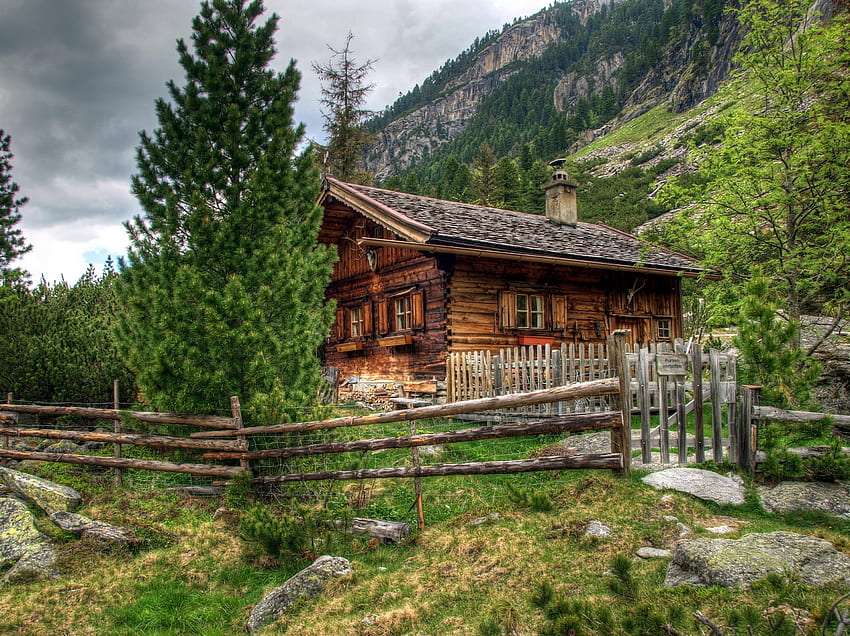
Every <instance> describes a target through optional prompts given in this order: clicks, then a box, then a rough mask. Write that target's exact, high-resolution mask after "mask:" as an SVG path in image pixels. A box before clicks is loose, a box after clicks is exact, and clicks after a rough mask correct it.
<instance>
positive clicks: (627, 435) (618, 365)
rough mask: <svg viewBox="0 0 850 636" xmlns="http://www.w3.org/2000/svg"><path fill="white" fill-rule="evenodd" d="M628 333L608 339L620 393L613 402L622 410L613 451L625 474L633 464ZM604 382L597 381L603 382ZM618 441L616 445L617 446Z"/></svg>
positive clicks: (617, 331) (613, 435) (615, 431)
mask: <svg viewBox="0 0 850 636" xmlns="http://www.w3.org/2000/svg"><path fill="white" fill-rule="evenodd" d="M627 334H628V331H624V330H621V329H618V330H616V331H615V332H614V333H613V334H611V336H610V337H609V339H608V360H609V363H608V365H609V367H610V369H611V370H612V371H616V372H617V377H616V378H611V379H616V380H617V382H618V384H619V387H620V391H619V393H618V394H617V395H616V397H612V398H611V401H612V402H613V403H614V404H615V405H616V408H618V409H619V410H620V426H619V429H618V430H614V431H612V432H611V450H615V451H619V453H620V455H621V457H622V461H623V468H622V470H623V473H625V474H628V473H629V470H630V468H631V463H632V407H631V405H630V404H629V403H628V396H629V383H630V381H631V380H630V378H629V363H628V360H626V336H627ZM603 381H604V380H596V382H603ZM615 441H616V444H615Z"/></svg>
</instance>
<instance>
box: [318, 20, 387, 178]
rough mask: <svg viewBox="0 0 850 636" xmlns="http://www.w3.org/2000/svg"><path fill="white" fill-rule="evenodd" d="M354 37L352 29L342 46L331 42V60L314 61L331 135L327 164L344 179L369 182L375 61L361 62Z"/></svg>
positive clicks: (331, 170)
mask: <svg viewBox="0 0 850 636" xmlns="http://www.w3.org/2000/svg"><path fill="white" fill-rule="evenodd" d="M353 39H354V35H353V34H352V33H351V32H350V31H349V33H348V36H347V37H346V39H345V46H343V47H342V48H341V49H339V50H337V49H334V48H333V47H331V46H328V48H329V49H330V50H331V54H332V55H331V59H330V61H329V62H328V63H327V64H319V63H318V62H314V63H313V70H314V71H315V73H316V75H318V76H319V79H320V80H321V82H322V100H321V101H322V106H323V110H322V116H323V117H324V120H325V132H326V133H327V135H328V141H327V148H326V151H327V153H328V156H327V160H326V162H325V165H326V168H327V170H328V172H329V173H330V174H332V175H333V176H335V177H336V178H338V179H342V180H343V181H353V182H357V183H368V182H371V181H372V178H371V176H370V175H369V174H367V173H366V171H365V170H364V166H363V158H364V152H365V148H366V145H367V144H368V143H369V140H370V138H371V136H370V135H369V133H368V132H367V131H366V129H365V128H364V123H365V121H366V119H367V118H368V117H369V116H370V115H371V114H372V113H371V112H370V111H369V110H367V109H366V108H364V104H365V102H366V97H367V96H368V95H369V92H370V91H371V90H372V88H373V87H374V85H373V84H369V83H368V82H367V81H366V78H367V77H368V76H369V73H371V72H372V70H373V65H374V62H375V61H374V60H366V61H365V62H363V63H362V64H360V63H358V62H357V59H356V58H355V56H354V51H353V50H352V48H351V41H352V40H353Z"/></svg>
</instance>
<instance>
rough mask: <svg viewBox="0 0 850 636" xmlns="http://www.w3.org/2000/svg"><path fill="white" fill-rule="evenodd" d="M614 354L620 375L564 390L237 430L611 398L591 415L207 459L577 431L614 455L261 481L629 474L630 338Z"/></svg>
mask: <svg viewBox="0 0 850 636" xmlns="http://www.w3.org/2000/svg"><path fill="white" fill-rule="evenodd" d="M607 351H608V354H609V356H610V358H609V361H608V368H609V369H617V370H619V371H620V373H618V374H617V375H616V376H615V377H609V378H599V379H589V380H585V381H582V382H575V383H570V384H565V385H560V386H552V387H547V388H535V389H533V390H526V391H523V392H517V393H511V394H506V395H496V396H480V397H477V398H474V399H468V400H463V401H457V402H453V403H448V404H434V405H430V406H424V407H418V408H410V409H403V410H398V411H390V412H386V413H374V414H369V415H359V416H351V417H340V418H333V419H329V420H321V421H315V422H300V423H295V424H278V425H273V426H257V427H247V428H243V429H241V431H239V432H240V433H241V434H242V435H244V436H268V435H284V434H294V433H304V432H308V431H319V430H328V429H335V428H342V427H346V428H350V427H357V426H369V425H374V424H389V423H395V422H415V421H418V420H423V419H431V418H442V417H457V416H461V415H464V414H470V413H480V412H483V411H491V410H496V411H499V410H504V409H515V408H529V407H537V406H541V405H547V404H553V403H559V402H567V401H573V400H579V399H587V398H595V397H599V396H604V397H606V398H607V400H608V405H609V406H608V409H607V410H605V411H599V412H592V413H569V414H563V415H560V416H558V417H550V418H545V419H542V420H539V421H531V422H520V423H511V424H505V425H500V426H484V427H479V428H471V429H465V430H458V431H450V432H442V433H427V434H415V433H412V434H409V435H407V434H405V435H400V436H393V437H383V438H372V439H359V440H353V441H347V442H327V443H318V444H308V445H304V446H290V447H283V448H271V449H266V450H257V451H251V452H247V451H246V452H232V451H223V452H219V451H216V452H210V453H206V454H205V455H204V457H205V458H207V459H210V460H227V459H240V460H244V461H251V460H260V459H267V458H272V457H277V458H288V457H303V456H308V455H329V454H336V453H348V452H354V451H378V450H383V449H387V448H410V449H411V450H412V451H415V450H416V449H417V448H419V447H421V446H430V445H433V444H454V443H459V442H468V441H475V440H491V439H498V438H507V437H519V436H529V435H541V434H553V433H564V432H576V431H594V430H611V431H612V441H613V443H612V452H610V453H599V454H586V455H573V456H565V455H558V456H554V457H538V458H531V459H528V458H520V459H513V460H499V461H484V462H468V463H460V464H433V465H427V466H422V465H420V464H419V462H417V461H415V455H414V462H413V463H412V465H411V466H410V467H407V466H405V467H388V468H370V469H359V470H328V471H315V472H298V473H288V474H280V475H272V476H260V477H255V482H260V483H285V482H299V481H315V480H355V479H380V478H388V477H411V478H415V479H419V478H422V477H431V476H440V475H484V474H495V473H522V472H531V471H541V470H563V469H569V468H607V469H613V470H624V471H628V469H629V466H630V464H631V437H630V434H629V428H628V426H627V424H626V422H627V419H628V417H627V416H626V417H624V414H623V409H624V408H628V407H627V406H626V403H625V402H624V401H623V400H622V399H621V396H622V395H623V394H624V393H625V392H626V391H627V387H628V377H627V375H625V374H627V373H628V363H627V359H626V349H625V333H621V332H618V333H615V334H614V335H613V336H612V337H611V341H610V344H609V347H608V349H607ZM235 434H236V432H235V431H233V430H220V431H201V432H196V433H192V435H191V437H192V438H194V439H221V438H229V437H233V436H234V435H235Z"/></svg>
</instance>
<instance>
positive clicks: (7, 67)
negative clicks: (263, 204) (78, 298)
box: [0, 0, 548, 281]
mask: <svg viewBox="0 0 850 636" xmlns="http://www.w3.org/2000/svg"><path fill="white" fill-rule="evenodd" d="M546 4H548V2H547V1H546V0H465V1H464V2H458V1H457V0H361V1H359V2H358V1H355V0H337V1H333V0H310V1H306V0H294V1H290V2H285V1H283V0H266V7H267V9H268V10H270V11H272V10H273V11H275V12H277V13H278V14H279V15H280V16H281V18H282V20H281V23H280V29H279V31H278V33H277V48H278V57H277V58H276V60H275V61H274V65H275V67H277V68H279V69H282V68H283V67H285V65H286V64H287V63H288V61H289V60H290V59H291V58H294V59H295V60H297V62H298V67H299V68H300V70H301V72H302V73H303V76H304V77H303V81H302V88H301V92H300V95H299V101H298V105H297V108H296V117H297V119H298V120H300V121H303V122H304V123H305V124H306V125H307V131H308V135H309V136H311V137H313V138H321V135H322V133H321V119H320V114H319V111H318V94H319V86H318V82H317V80H316V78H315V77H314V76H313V74H312V72H311V70H310V62H312V61H314V60H326V59H327V57H328V51H327V48H326V46H325V45H326V44H327V43H330V44H339V43H341V42H342V41H343V38H344V36H345V34H346V32H347V31H348V30H349V29H351V30H352V31H353V32H354V34H355V36H356V39H355V42H354V48H355V50H356V51H357V53H358V54H359V55H360V56H361V57H363V58H366V57H370V58H376V59H377V60H378V62H377V63H376V65H375V73H374V76H373V81H374V83H375V84H376V87H375V91H374V93H373V94H372V96H371V99H370V102H371V103H370V107H371V108H374V109H380V108H382V107H383V106H384V105H385V104H387V103H389V102H391V101H393V99H394V98H395V97H396V96H397V95H398V93H399V92H404V91H407V90H408V89H410V88H412V87H413V86H414V85H415V84H416V83H418V82H421V81H422V79H424V78H425V77H426V76H427V75H428V74H429V73H430V72H431V71H432V70H434V69H435V68H437V67H438V66H439V65H440V64H442V62H444V61H445V60H446V59H447V58H449V57H454V56H455V55H457V53H459V52H460V51H461V50H463V49H464V48H466V47H467V46H468V45H469V44H470V43H471V42H472V41H473V40H474V39H475V37H476V36H478V35H481V34H483V33H484V32H486V31H487V30H489V29H493V28H500V27H501V26H502V25H503V24H504V23H505V22H509V21H511V20H512V19H513V18H514V17H516V16H519V15H528V14H530V13H533V12H535V11H537V10H538V9H540V8H542V7H543V6H545V5H546ZM198 7H199V2H197V1H190V0H144V1H142V2H140V1H138V0H0V128H2V129H5V130H6V131H7V132H8V133H10V134H11V135H12V150H13V152H14V153H15V160H14V178H15V180H16V181H17V182H18V184H19V185H20V186H21V191H22V193H23V194H24V195H26V196H28V197H29V198H30V202H29V203H28V204H27V205H26V206H25V208H24V211H23V215H24V220H23V223H22V226H23V230H24V232H25V234H26V237H27V239H28V240H29V241H30V242H31V243H32V245H33V250H32V252H30V253H29V254H28V255H26V256H25V257H24V259H23V266H24V267H25V268H26V269H28V270H29V271H30V272H31V273H32V275H33V278H34V279H35V280H38V279H39V278H40V277H41V276H42V275H44V276H45V277H46V278H47V279H48V280H54V279H57V278H59V277H60V276H64V277H65V279H66V280H68V281H74V280H76V279H77V277H78V276H79V275H80V274H81V273H82V272H83V271H84V270H85V268H86V266H87V264H88V263H90V262H91V263H94V264H95V265H97V266H99V265H101V264H102V262H103V261H104V260H105V258H106V256H107V255H108V254H112V255H113V256H118V255H121V254H123V253H124V251H125V249H126V243H127V242H126V238H125V233H124V228H123V227H122V224H121V223H122V221H124V220H126V219H128V218H130V217H131V216H132V215H133V214H135V213H137V211H138V207H137V204H136V201H135V199H134V198H133V197H132V196H131V195H130V192H129V178H130V175H131V174H132V173H133V171H134V168H135V163H134V149H135V146H136V142H137V139H138V131H140V130H143V129H145V130H151V129H153V128H154V126H155V123H156V122H155V118H154V112H153V103H154V99H156V98H157V97H159V96H162V95H164V94H165V82H166V81H167V80H169V79H172V78H174V79H176V80H177V81H178V84H182V83H183V81H182V80H183V76H182V73H181V69H180V68H179V66H178V64H177V55H176V52H175V43H176V40H177V38H180V37H183V38H188V35H189V33H190V25H191V19H192V16H193V15H195V14H196V13H197V10H198Z"/></svg>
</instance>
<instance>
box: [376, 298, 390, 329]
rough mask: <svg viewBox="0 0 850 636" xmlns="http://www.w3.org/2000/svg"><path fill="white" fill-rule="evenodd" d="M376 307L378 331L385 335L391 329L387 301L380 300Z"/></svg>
mask: <svg viewBox="0 0 850 636" xmlns="http://www.w3.org/2000/svg"><path fill="white" fill-rule="evenodd" d="M375 309H376V310H377V314H378V315H377V318H378V320H377V323H378V333H379V334H381V335H383V334H385V333H387V332H388V331H389V329H390V327H389V323H388V322H387V301H386V300H379V301H378V302H377V303H375Z"/></svg>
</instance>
